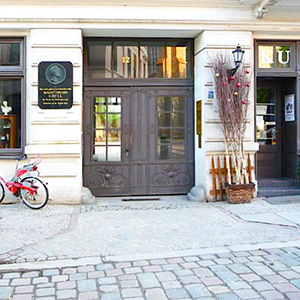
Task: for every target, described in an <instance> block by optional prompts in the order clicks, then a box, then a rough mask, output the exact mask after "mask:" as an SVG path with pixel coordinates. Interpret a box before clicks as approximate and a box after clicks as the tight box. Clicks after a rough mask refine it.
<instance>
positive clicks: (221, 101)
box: [212, 54, 250, 184]
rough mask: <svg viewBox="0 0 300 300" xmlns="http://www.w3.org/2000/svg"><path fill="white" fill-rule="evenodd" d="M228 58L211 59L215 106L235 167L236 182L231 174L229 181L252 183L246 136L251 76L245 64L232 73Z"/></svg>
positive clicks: (227, 154) (223, 56)
mask: <svg viewBox="0 0 300 300" xmlns="http://www.w3.org/2000/svg"><path fill="white" fill-rule="evenodd" d="M229 61H230V59H229V57H227V56H226V55H225V54H218V55H217V56H216V58H215V59H214V60H213V62H212V63H213V73H214V74H213V75H214V78H215V90H216V99H217V109H216V110H217V112H218V114H219V117H220V120H221V127H222V132H223V135H224V142H225V151H226V156H230V155H231V157H232V160H233V163H234V167H235V171H236V172H235V173H236V176H235V182H231V180H230V176H228V178H229V184H231V183H235V184H244V183H249V178H248V175H247V172H246V159H245V153H244V137H245V131H246V126H247V116H248V108H249V99H248V97H249V87H250V78H249V77H250V76H249V71H248V70H246V69H245V68H244V66H243V65H242V66H240V68H239V69H238V71H237V72H236V73H235V74H234V75H232V71H231V67H230V63H229ZM227 162H229V159H227ZM227 170H229V167H228V168H227Z"/></svg>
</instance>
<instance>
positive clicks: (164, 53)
mask: <svg viewBox="0 0 300 300" xmlns="http://www.w3.org/2000/svg"><path fill="white" fill-rule="evenodd" d="M140 56H141V58H142V61H143V63H148V67H147V70H146V72H141V74H142V76H141V77H144V78H187V46H186V45H179V44H176V43H170V44H169V43H165V42H144V43H142V44H141V46H140Z"/></svg>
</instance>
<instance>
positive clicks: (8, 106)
mask: <svg viewBox="0 0 300 300" xmlns="http://www.w3.org/2000/svg"><path fill="white" fill-rule="evenodd" d="M0 104H1V115H0V148H20V147H21V80H20V79H13V80H0Z"/></svg>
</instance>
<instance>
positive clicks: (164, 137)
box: [157, 129, 171, 143]
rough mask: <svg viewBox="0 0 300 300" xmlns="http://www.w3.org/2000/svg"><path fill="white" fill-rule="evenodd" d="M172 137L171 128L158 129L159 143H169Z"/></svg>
mask: <svg viewBox="0 0 300 300" xmlns="http://www.w3.org/2000/svg"><path fill="white" fill-rule="evenodd" d="M170 139H171V129H158V140H157V142H158V143H169V142H170Z"/></svg>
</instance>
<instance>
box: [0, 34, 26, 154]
mask: <svg viewBox="0 0 300 300" xmlns="http://www.w3.org/2000/svg"><path fill="white" fill-rule="evenodd" d="M23 49H24V47H23V40H1V39H0V157H1V156H2V157H3V156H5V157H6V156H19V155H21V154H22V152H23V149H24V143H25V139H24V132H23V131H24V130H23V128H24V124H25V122H24V117H25V115H24V108H25V103H24V76H25V70H24V61H23V57H24V53H23V51H24V50H23Z"/></svg>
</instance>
